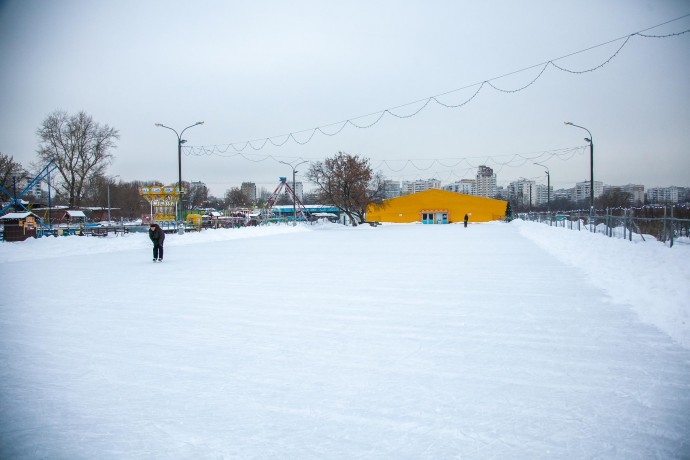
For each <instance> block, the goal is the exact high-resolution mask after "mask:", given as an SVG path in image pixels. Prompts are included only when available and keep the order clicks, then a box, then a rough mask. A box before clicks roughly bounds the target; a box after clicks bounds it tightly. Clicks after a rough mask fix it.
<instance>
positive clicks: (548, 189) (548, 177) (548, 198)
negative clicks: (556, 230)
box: [534, 163, 551, 222]
mask: <svg viewBox="0 0 690 460" xmlns="http://www.w3.org/2000/svg"><path fill="white" fill-rule="evenodd" d="M534 164H535V165H539V166H541V167H543V168H546V171H545V172H546V211H547V212H548V213H549V222H550V221H551V174H550V173H549V168H548V167H546V165H543V164H541V163H534Z"/></svg>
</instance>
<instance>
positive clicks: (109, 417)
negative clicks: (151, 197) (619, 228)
mask: <svg viewBox="0 0 690 460" xmlns="http://www.w3.org/2000/svg"><path fill="white" fill-rule="evenodd" d="M150 246H151V245H150V242H149V241H148V238H147V236H146V235H142V234H130V235H127V236H125V237H118V238H115V237H108V238H105V239H99V238H87V237H67V238H59V239H56V238H44V239H39V240H31V241H27V242H24V243H3V244H0V262H1V263H2V265H1V267H2V268H0V270H1V272H0V275H1V277H0V279H1V280H2V286H1V288H2V289H1V292H2V293H1V294H0V458H3V459H5V458H9V459H13V458H21V459H43V458H50V459H63V458H64V459H93V458H99V459H123V458H128V459H151V458H154V459H157V458H160V459H168V458H170V459H178V458H185V459H186V458H189V459H223V458H224V459H229V458H242V459H246V458H257V459H264V458H276V459H278V458H280V459H283V458H299V459H305V458H306V459H309V458H313V459H324V458H343V459H352V458H385V459H390V458H428V459H440V458H469V459H475V458H480V459H482V458H529V459H541V458H543V459H554V458H559V459H560V458H573V459H579V458H588V459H589V458H620V459H648V458H664V459H666V458H690V439H689V437H688V433H690V415H689V414H690V321H689V319H688V315H689V313H688V312H689V311H690V300H688V299H690V275H689V274H688V260H690V250H689V249H688V248H687V247H674V248H667V247H665V246H663V245H661V244H660V243H651V244H650V243H631V242H628V241H622V240H616V239H609V238H606V237H604V236H602V235H595V234H590V233H587V232H576V231H570V230H565V229H560V228H559V229H557V228H552V227H549V226H547V225H543V224H536V223H524V222H514V223H511V224H503V223H490V224H475V225H470V226H469V228H467V229H465V228H463V227H462V226H459V225H447V226H422V225H384V226H381V227H377V228H373V227H369V226H363V227H358V228H354V229H353V228H346V227H342V226H336V225H324V226H313V227H312V226H298V227H296V228H293V227H287V226H280V227H270V228H248V229H239V230H216V231H206V232H203V233H201V234H186V235H183V236H179V235H169V236H168V238H167V240H166V254H165V262H163V263H162V264H153V263H152V262H151V249H150Z"/></svg>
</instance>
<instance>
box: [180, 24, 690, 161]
mask: <svg viewBox="0 0 690 460" xmlns="http://www.w3.org/2000/svg"><path fill="white" fill-rule="evenodd" d="M688 16H690V14H686V15H683V16H680V17H678V18H675V19H671V20H669V21H666V22H664V23H661V24H657V25H655V26H652V27H648V28H646V29H643V30H641V31H638V32H634V33H631V34H628V35H625V36H623V37H619V38H616V39H613V40H609V41H607V42H605V43H600V44H598V45H595V46H591V47H589V48H585V49H582V50H579V51H576V52H573V53H570V54H567V55H564V56H561V57H558V58H555V59H550V60H548V61H546V62H542V63H540V64H535V65H532V66H529V67H525V68H523V69H520V70H516V71H513V72H509V73H506V74H504V75H501V76H498V77H494V78H489V79H487V80H484V81H482V82H478V83H474V84H471V85H467V86H464V87H462V88H457V89H454V90H451V91H447V92H445V93H441V94H437V95H435V96H430V97H428V98H425V99H419V100H417V101H413V102H408V103H406V104H402V105H399V106H396V107H392V108H389V109H384V110H380V111H376V112H372V113H369V114H367V115H360V116H357V117H353V118H349V119H347V120H344V121H340V122H336V123H330V124H326V125H322V126H317V127H316V128H312V129H305V130H302V131H296V132H291V133H287V134H281V135H277V136H270V137H267V138H262V139H253V140H250V141H244V142H231V143H228V144H222V145H213V146H210V147H205V146H200V147H196V146H185V147H183V148H184V149H185V150H187V152H190V151H191V152H194V151H195V150H196V149H201V150H203V151H204V152H205V153H206V152H207V151H208V150H210V151H211V154H215V152H216V151H221V150H222V153H225V152H226V151H227V150H228V149H229V148H230V147H232V149H233V150H234V151H235V152H237V153H241V152H243V151H244V150H246V149H247V147H249V148H251V149H252V150H255V151H258V150H262V149H263V148H264V147H266V144H268V143H270V144H271V145H273V146H274V147H282V146H283V145H285V144H286V143H287V142H288V141H289V140H290V139H292V140H293V141H294V142H295V143H297V144H299V145H305V144H307V143H309V142H310V141H311V140H312V139H313V138H314V136H315V135H316V132H317V131H318V132H320V133H321V134H323V135H325V136H329V137H332V136H335V135H337V134H340V133H341V132H342V131H343V130H344V129H345V127H346V126H348V125H350V126H353V127H355V128H358V129H368V128H371V127H372V126H374V125H376V124H377V123H378V122H380V121H381V120H382V119H383V117H384V116H385V115H386V114H389V115H391V116H393V117H395V118H411V117H414V116H416V115H417V114H419V113H420V112H421V111H422V110H424V109H425V108H426V107H428V106H429V104H430V103H431V102H432V101H433V102H436V103H437V104H439V105H441V106H443V107H446V108H459V107H463V106H465V105H466V104H468V103H469V102H471V101H472V100H474V99H475V98H476V97H477V95H478V94H479V92H480V91H481V90H482V88H484V86H485V85H488V86H490V87H491V88H493V89H494V90H496V91H499V92H503V93H516V92H519V91H523V90H525V89H527V88H528V87H530V86H532V85H533V84H534V83H536V82H537V80H539V79H540V78H541V77H542V76H543V75H544V73H545V71H546V69H547V68H548V67H549V66H553V67H554V68H556V69H558V70H560V71H563V72H567V73H571V74H575V75H580V74H584V73H588V72H594V71H595V70H598V69H601V68H602V67H604V66H605V65H606V64H608V63H609V62H611V61H612V60H613V58H615V57H616V56H618V54H619V53H620V52H621V50H622V49H623V48H624V47H625V46H626V45H627V44H628V42H629V41H630V39H631V38H632V37H634V36H638V37H641V38H657V39H660V38H670V37H677V36H680V35H684V34H686V33H688V32H690V29H687V30H683V31H680V32H673V33H669V34H665V35H649V34H645V33H643V32H646V31H648V30H652V29H655V28H658V27H661V26H663V25H666V24H669V23H672V22H675V21H679V20H681V19H684V18H686V17H688ZM621 40H623V43H622V44H621V46H620V47H619V48H618V49H617V50H616V51H615V52H614V53H613V54H612V55H611V56H610V57H609V58H607V59H606V60H604V61H603V62H602V63H601V64H599V65H596V66H594V67H591V68H589V69H585V70H573V69H568V68H566V67H563V66H561V65H558V64H556V61H561V60H564V59H567V58H569V57H572V56H575V55H577V54H582V53H586V52H588V51H591V50H593V49H596V48H600V47H602V46H606V45H609V44H611V43H615V42H618V41H621ZM538 67H541V70H540V71H539V73H538V74H537V76H536V77H535V78H534V79H532V80H531V81H530V82H529V83H527V84H526V85H524V86H522V87H519V88H516V89H503V88H500V87H498V86H496V85H495V84H493V83H492V82H493V81H495V80H499V79H501V78H504V77H508V76H511V75H515V74H518V73H522V72H525V71H528V70H531V69H534V68H538ZM475 86H477V89H476V91H475V92H474V94H472V95H471V96H470V97H469V98H468V99H466V100H465V101H463V102H461V103H460V104H446V103H444V102H442V101H441V100H439V98H441V97H443V96H446V95H448V94H452V93H456V92H459V91H463V90H466V89H469V88H473V87H475ZM416 104H422V105H421V106H420V107H419V108H417V109H416V110H414V111H412V112H410V113H407V114H399V113H396V112H395V111H396V110H398V109H402V108H406V107H409V106H412V105H416ZM372 116H377V117H376V118H375V119H374V120H373V121H372V122H370V123H363V124H358V123H356V122H355V121H356V120H361V119H366V118H369V117H372ZM333 126H339V128H337V129H336V130H335V131H334V132H327V131H325V130H324V128H330V127H333ZM303 133H310V134H309V135H308V136H307V137H306V138H305V139H303V140H300V139H298V138H297V137H296V135H298V134H303ZM274 139H276V140H275V141H274ZM279 139H283V140H282V142H281V141H279ZM223 145H224V146H225V148H224V149H222V148H221V147H222V146H223ZM238 146H240V147H238Z"/></svg>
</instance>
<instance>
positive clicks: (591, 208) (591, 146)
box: [564, 121, 594, 231]
mask: <svg viewBox="0 0 690 460" xmlns="http://www.w3.org/2000/svg"><path fill="white" fill-rule="evenodd" d="M564 123H565V124H566V125H570V126H574V127H576V128H580V129H584V130H585V131H587V134H589V137H585V140H586V141H587V142H589V229H590V231H591V230H592V220H593V218H594V141H593V139H594V138H593V137H592V133H590V132H589V129H587V128H585V127H584V126H579V125H576V124H574V123H572V122H570V121H565V122H564Z"/></svg>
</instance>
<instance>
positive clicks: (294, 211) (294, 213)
mask: <svg viewBox="0 0 690 460" xmlns="http://www.w3.org/2000/svg"><path fill="white" fill-rule="evenodd" d="M278 163H283V164H284V165H288V166H289V167H290V168H292V226H293V227H295V226H296V225H297V197H296V196H295V195H296V193H297V192H296V191H295V175H296V174H297V172H298V171H296V169H295V168H297V166H299V165H301V164H304V163H308V161H307V160H304V161H301V162H299V163H297V164H296V165H294V166H292V165H291V164H290V163H287V162H285V161H279V162H278Z"/></svg>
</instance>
